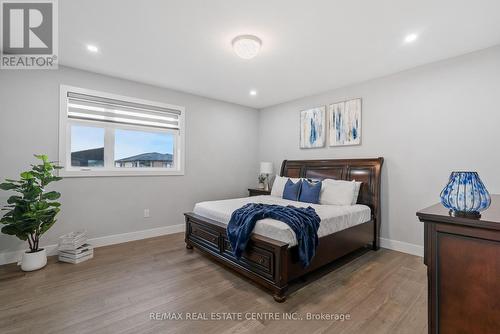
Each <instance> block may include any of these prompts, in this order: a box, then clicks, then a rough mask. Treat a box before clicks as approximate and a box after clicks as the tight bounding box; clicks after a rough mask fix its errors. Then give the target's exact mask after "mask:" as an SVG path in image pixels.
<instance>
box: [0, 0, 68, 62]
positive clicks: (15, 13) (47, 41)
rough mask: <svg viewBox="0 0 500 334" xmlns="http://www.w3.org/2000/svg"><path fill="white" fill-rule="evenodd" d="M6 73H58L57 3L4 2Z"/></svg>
mask: <svg viewBox="0 0 500 334" xmlns="http://www.w3.org/2000/svg"><path fill="white" fill-rule="evenodd" d="M0 8H1V12H0V17H1V19H2V24H1V25H0V26H1V29H2V30H1V33H0V38H1V43H0V46H1V62H0V68H2V69H57V65H58V61H57V60H58V57H57V51H58V50H57V49H58V48H57V46H58V45H57V37H58V36H57V35H58V34H57V32H58V31H57V0H37V1H34V0H31V1H30V2H26V1H19V0H0Z"/></svg>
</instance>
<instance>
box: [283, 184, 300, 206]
mask: <svg viewBox="0 0 500 334" xmlns="http://www.w3.org/2000/svg"><path fill="white" fill-rule="evenodd" d="M300 188H302V180H298V181H297V183H293V181H292V180H290V179H288V181H286V183H285V188H284V189H283V198H284V199H289V200H291V201H298V200H299V195H300Z"/></svg>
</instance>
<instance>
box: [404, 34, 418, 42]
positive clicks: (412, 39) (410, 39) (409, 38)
mask: <svg viewBox="0 0 500 334" xmlns="http://www.w3.org/2000/svg"><path fill="white" fill-rule="evenodd" d="M417 38H418V35H417V34H409V35H406V37H405V43H406V44H409V43H413V42H415V41H416V40H417Z"/></svg>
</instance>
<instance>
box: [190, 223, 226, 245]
mask: <svg viewBox="0 0 500 334" xmlns="http://www.w3.org/2000/svg"><path fill="white" fill-rule="evenodd" d="M189 226H190V231H189V232H190V233H189V234H190V236H191V238H192V239H193V240H195V241H198V242H202V243H204V244H206V245H209V246H212V247H213V248H216V249H217V250H218V249H219V239H220V237H219V233H218V232H217V231H214V230H211V229H210V228H207V227H205V226H202V225H199V224H196V223H193V222H191V224H189Z"/></svg>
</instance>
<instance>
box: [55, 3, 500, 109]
mask: <svg viewBox="0 0 500 334" xmlns="http://www.w3.org/2000/svg"><path fill="white" fill-rule="evenodd" d="M59 11H60V14H59V17H60V27H59V31H60V41H59V48H60V60H61V63H62V64H64V65H68V66H72V67H76V68H81V69H86V70H90V71H94V72H98V73H104V74H109V75H112V76H116V77H121V78H126V79H131V80H135V81H140V82H144V83H149V84H153V85H158V86H162V87H167V88H172V89H176V90H181V91H186V92H190V93H194V94H198V95H202V96H207V97H211V98H215V99H220V100H224V101H229V102H235V103H238V104H241V105H246V106H251V107H255V108H262V107H266V106H270V105H274V104H278V103H281V102H285V101H289V100H293V99H296V98H300V97H303V96H307V95H311V94H315V93H319V92H323V91H327V90H330V89H334V88H337V87H341V86H345V85H348V84H351V83H355V82H359V81H363V80H367V79H371V78H375V77H380V76H384V75H387V74H391V73H395V72H398V71H401V70H404V69H408V68H411V67H415V66H418V65H421V64H425V63H429V62H433V61H436V60H440V59H445V58H449V57H453V56H456V55H460V54H464V53H467V52H471V51H474V50H478V49H482V48H486V47H489V46H493V45H496V44H499V43H500V1H499V0H469V1H467V0H418V1H417V0H316V1H314V0H311V1H303V0H253V1H242V0H241V1H240V0H178V1H177V0H176V1H173V0H172V1H169V0H149V1H137V0H133V1H132V0H105V1H103V0H78V1H76V0H71V1H59ZM409 33H418V34H419V39H418V40H417V41H416V42H414V43H412V44H410V45H404V44H403V39H404V37H405V35H407V34H409ZM239 34H255V35H257V36H258V37H260V38H261V39H262V41H263V46H262V50H261V52H260V54H259V55H258V56H257V57H256V58H254V59H252V60H243V59H240V58H238V57H237V56H236V55H235V54H234V53H233V51H232V48H231V44H230V43H231V40H232V38H233V37H235V36H236V35H239ZM88 43H91V44H95V45H97V46H98V47H99V49H100V51H99V53H98V54H91V53H89V52H88V51H87V50H86V44H88ZM251 89H256V90H257V91H258V95H257V96H250V95H249V91H250V90H251Z"/></svg>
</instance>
